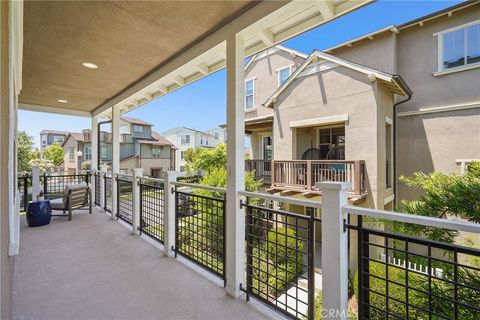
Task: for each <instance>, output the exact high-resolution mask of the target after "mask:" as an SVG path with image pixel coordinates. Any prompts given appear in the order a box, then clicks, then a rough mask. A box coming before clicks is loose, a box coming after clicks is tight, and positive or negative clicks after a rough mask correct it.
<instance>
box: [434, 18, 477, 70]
mask: <svg viewBox="0 0 480 320" xmlns="http://www.w3.org/2000/svg"><path fill="white" fill-rule="evenodd" d="M438 44H439V60H438V68H439V70H440V71H442V70H449V69H454V68H461V67H464V66H469V65H472V64H480V21H478V22H476V23H473V24H468V25H466V26H464V27H458V28H455V29H453V30H452V29H449V30H447V31H445V32H442V33H439V34H438Z"/></svg>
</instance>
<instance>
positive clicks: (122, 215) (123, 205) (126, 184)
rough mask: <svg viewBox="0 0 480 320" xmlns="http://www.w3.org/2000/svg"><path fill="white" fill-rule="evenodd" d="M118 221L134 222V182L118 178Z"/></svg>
mask: <svg viewBox="0 0 480 320" xmlns="http://www.w3.org/2000/svg"><path fill="white" fill-rule="evenodd" d="M116 180H117V219H121V220H123V221H125V222H127V223H129V224H132V223H133V221H132V219H133V182H132V181H131V180H128V179H126V178H125V179H122V178H119V177H117V179H116Z"/></svg>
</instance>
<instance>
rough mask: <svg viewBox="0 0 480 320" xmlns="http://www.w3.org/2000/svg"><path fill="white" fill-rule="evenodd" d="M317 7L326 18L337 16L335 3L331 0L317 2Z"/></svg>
mask: <svg viewBox="0 0 480 320" xmlns="http://www.w3.org/2000/svg"><path fill="white" fill-rule="evenodd" d="M316 5H317V8H318V10H319V11H320V13H321V14H322V16H323V17H324V18H325V19H332V18H333V17H334V16H335V4H334V3H333V2H332V1H330V0H323V1H317V2H316Z"/></svg>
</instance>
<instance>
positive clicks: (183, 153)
mask: <svg viewBox="0 0 480 320" xmlns="http://www.w3.org/2000/svg"><path fill="white" fill-rule="evenodd" d="M180 159H182V160H183V159H185V151H180Z"/></svg>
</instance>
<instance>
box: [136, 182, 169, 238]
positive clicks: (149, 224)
mask: <svg viewBox="0 0 480 320" xmlns="http://www.w3.org/2000/svg"><path fill="white" fill-rule="evenodd" d="M139 188H140V232H142V233H145V234H146V235H148V236H150V237H152V238H153V239H155V240H157V241H159V242H160V243H162V244H163V243H164V240H165V187H164V184H163V183H161V182H155V181H151V180H150V181H149V180H140V184H139Z"/></svg>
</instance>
